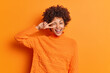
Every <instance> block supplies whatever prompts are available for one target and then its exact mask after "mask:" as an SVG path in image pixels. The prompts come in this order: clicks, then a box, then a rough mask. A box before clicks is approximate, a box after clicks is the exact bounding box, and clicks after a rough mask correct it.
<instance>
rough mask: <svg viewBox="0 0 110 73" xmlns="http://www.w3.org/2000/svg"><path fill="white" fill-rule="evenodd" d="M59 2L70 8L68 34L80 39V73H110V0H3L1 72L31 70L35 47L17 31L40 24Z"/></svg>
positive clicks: (1, 10) (0, 51)
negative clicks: (25, 43)
mask: <svg viewBox="0 0 110 73" xmlns="http://www.w3.org/2000/svg"><path fill="white" fill-rule="evenodd" d="M57 4H59V5H63V6H64V7H67V8H68V10H69V11H70V15H71V18H72V20H71V21H70V22H69V24H68V26H67V27H66V29H65V34H66V35H67V36H68V37H71V38H73V39H75V40H76V41H77V43H78V50H79V51H78V53H79V54H78V55H79V73H110V1H109V0H1V1H0V17H1V18H0V73H29V71H30V68H31V62H32V54H33V51H32V50H30V49H28V48H26V47H23V46H20V45H19V44H18V43H17V42H15V40H14V35H15V34H16V33H18V32H20V31H22V30H24V29H26V28H28V27H30V26H32V25H33V24H39V22H40V21H41V18H42V13H43V12H44V10H45V9H46V8H48V7H50V6H52V5H57Z"/></svg>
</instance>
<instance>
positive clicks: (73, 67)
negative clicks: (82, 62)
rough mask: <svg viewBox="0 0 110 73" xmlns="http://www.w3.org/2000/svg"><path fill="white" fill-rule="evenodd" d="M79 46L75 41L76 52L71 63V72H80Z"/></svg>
mask: <svg viewBox="0 0 110 73" xmlns="http://www.w3.org/2000/svg"><path fill="white" fill-rule="evenodd" d="M78 69H79V68H78V48H77V43H76V42H75V43H74V52H73V56H72V59H71V62H70V65H69V73H78Z"/></svg>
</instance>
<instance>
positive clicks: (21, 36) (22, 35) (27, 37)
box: [14, 25, 39, 48]
mask: <svg viewBox="0 0 110 73" xmlns="http://www.w3.org/2000/svg"><path fill="white" fill-rule="evenodd" d="M38 30H39V29H38V26H36V25H33V26H31V27H29V28H27V29H25V30H23V31H21V32H19V33H17V34H16V35H15V36H14V38H15V40H17V41H18V42H19V43H21V44H23V45H24V46H26V47H28V48H32V46H31V43H32V37H31V35H32V34H34V33H36V32H37V31H38Z"/></svg>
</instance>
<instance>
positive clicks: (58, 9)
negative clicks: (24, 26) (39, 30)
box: [42, 5, 71, 26]
mask: <svg viewBox="0 0 110 73" xmlns="http://www.w3.org/2000/svg"><path fill="white" fill-rule="evenodd" d="M69 14H70V13H69V11H68V9H67V8H64V7H63V6H62V5H61V6H60V5H57V6H51V7H49V8H47V9H46V10H45V12H43V15H42V16H43V19H42V20H43V21H46V22H47V23H50V22H51V21H52V20H53V19H54V17H62V18H63V20H64V23H65V26H66V25H67V24H68V22H69V21H70V20H71V18H70V15H69Z"/></svg>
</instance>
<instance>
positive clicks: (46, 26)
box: [36, 22, 54, 30]
mask: <svg viewBox="0 0 110 73" xmlns="http://www.w3.org/2000/svg"><path fill="white" fill-rule="evenodd" d="M52 25H54V22H51V23H47V22H41V23H40V24H39V25H38V26H36V28H37V29H38V30H40V29H47V28H54V26H52Z"/></svg>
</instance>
